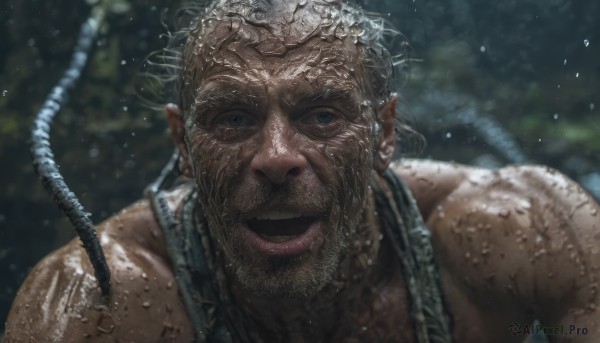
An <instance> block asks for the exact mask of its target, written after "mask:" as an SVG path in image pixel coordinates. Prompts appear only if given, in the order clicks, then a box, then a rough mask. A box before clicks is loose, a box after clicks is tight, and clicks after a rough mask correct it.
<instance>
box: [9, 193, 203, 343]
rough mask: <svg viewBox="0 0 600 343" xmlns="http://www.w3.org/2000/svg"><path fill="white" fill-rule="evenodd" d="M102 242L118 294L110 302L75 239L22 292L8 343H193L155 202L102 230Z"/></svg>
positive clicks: (104, 225) (107, 223)
mask: <svg viewBox="0 0 600 343" xmlns="http://www.w3.org/2000/svg"><path fill="white" fill-rule="evenodd" d="M175 201H177V196H172V197H171V202H172V203H173V202H175ZM98 236H99V238H100V242H101V244H102V247H103V249H104V251H105V255H106V258H107V262H108V264H109V267H110V269H111V274H112V287H111V294H110V295H109V296H108V297H102V295H101V293H100V290H99V287H98V285H97V282H96V279H95V278H94V276H93V275H94V272H93V269H92V267H91V265H90V263H89V260H88V257H87V255H86V253H85V251H84V250H83V248H82V247H81V244H80V242H79V241H78V240H77V239H74V240H73V241H71V242H70V243H68V244H67V245H66V246H64V247H62V248H61V249H59V250H57V251H55V252H53V253H52V254H50V255H48V256H47V257H46V258H44V259H43V260H42V261H41V262H40V263H38V264H37V265H36V266H35V268H34V269H33V270H32V271H31V273H30V275H29V276H28V277H27V279H26V280H25V282H24V283H23V285H22V286H21V289H20V290H19V292H18V294H17V297H16V298H15V300H14V302H13V305H12V308H11V311H10V313H9V318H8V321H7V325H6V342H22V341H27V342H29V341H53V342H79V341H85V340H89V339H90V338H91V339H93V340H94V341H100V342H103V341H110V342H113V341H115V339H116V340H117V341H137V342H158V341H160V342H168V341H177V342H185V341H190V339H191V337H192V332H191V330H190V324H189V322H188V319H187V316H186V313H185V308H184V307H183V304H182V303H181V301H180V300H179V297H178V294H177V284H176V280H175V277H174V275H173V272H172V270H171V267H170V264H169V260H168V257H167V253H166V250H165V247H164V241H163V238H162V234H161V232H160V229H159V228H158V226H157V224H156V222H155V220H154V218H153V215H152V212H151V209H150V206H149V204H148V202H147V201H140V202H137V203H135V204H133V205H132V206H130V207H128V208H126V209H124V210H123V211H121V212H120V213H119V214H117V215H115V216H113V217H111V218H109V219H108V220H107V221H105V222H103V223H102V224H100V225H99V226H98Z"/></svg>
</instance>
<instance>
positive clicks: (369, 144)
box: [7, 19, 600, 342]
mask: <svg viewBox="0 0 600 343" xmlns="http://www.w3.org/2000/svg"><path fill="white" fill-rule="evenodd" d="M236 23H237V24H236ZM236 25H237V26H236ZM240 25H241V24H240V23H239V22H236V19H231V20H230V21H227V22H217V23H215V26H214V27H211V30H212V31H211V32H212V33H214V34H213V35H211V36H210V37H212V38H211V39H215V41H221V40H220V38H223V37H224V36H223V35H230V34H231V33H230V31H231V30H230V28H238V29H239V28H240V27H241V29H240V31H239V32H240V33H241V35H240V36H239V37H238V38H239V40H233V42H234V43H231V44H229V45H227V44H225V45H219V46H220V47H222V48H220V49H213V50H210V51H214V53H211V54H212V55H210V56H209V55H202V51H200V53H199V55H198V56H200V57H198V59H199V61H200V62H202V61H203V62H202V63H200V62H198V65H197V66H195V67H196V68H198V70H201V71H202V73H196V74H194V75H201V77H200V76H198V78H197V79H194V80H192V81H193V83H194V85H195V90H196V91H195V94H194V96H193V98H194V102H193V104H189V106H186V108H185V109H184V110H180V109H179V108H177V106H174V105H168V106H167V108H166V112H167V115H168V121H169V125H170V127H171V132H172V134H173V137H174V139H175V142H176V144H177V145H178V148H179V150H180V151H181V153H182V156H183V157H182V160H181V163H180V166H181V169H182V170H183V171H184V173H185V174H186V175H187V176H189V177H190V178H192V179H193V180H194V181H195V183H196V184H197V187H198V189H199V197H200V204H201V206H202V207H203V209H204V212H205V214H206V216H207V221H208V224H209V231H210V234H211V237H212V239H213V240H214V242H215V245H216V246H218V247H219V249H221V252H222V255H223V261H222V264H223V266H224V268H225V273H226V275H227V277H228V281H229V285H230V287H231V289H232V293H233V297H234V301H235V302H236V304H237V305H238V306H239V307H240V308H241V310H242V313H243V315H245V316H250V317H253V318H254V319H255V321H256V327H254V329H255V330H256V331H257V332H259V334H260V335H261V337H263V339H264V341H265V342H275V341H282V342H303V341H316V342H413V339H412V337H413V332H412V324H411V320H410V317H409V310H410V307H409V299H407V295H406V286H405V283H404V278H403V274H402V271H401V269H400V263H399V261H398V259H397V257H396V256H394V255H393V253H392V251H391V248H390V244H389V241H388V240H389V238H388V237H386V236H384V235H381V234H380V232H381V230H380V223H379V220H378V218H377V215H376V209H375V208H374V205H373V195H372V194H371V191H370V189H369V187H368V182H369V180H370V179H371V178H378V177H380V175H381V173H382V172H383V171H385V170H386V169H387V168H388V167H389V168H392V169H393V170H394V171H395V172H397V173H398V174H399V175H400V176H401V177H402V178H404V180H405V181H406V182H407V183H408V185H409V187H410V189H411V190H412V192H413V194H414V196H415V198H416V200H417V203H418V205H419V208H420V210H421V212H422V214H423V217H424V219H425V220H426V222H427V224H428V227H429V229H430V230H431V232H432V243H433V246H434V251H435V257H436V261H437V265H438V268H439V272H440V277H441V282H442V289H443V293H444V296H445V299H446V301H447V304H448V311H449V313H450V314H451V316H452V320H453V336H454V338H455V341H456V342H521V341H523V339H524V337H523V336H511V335H509V334H508V328H509V326H510V325H511V324H512V323H514V322H517V323H521V324H525V323H531V322H532V321H533V320H534V319H536V318H537V319H540V320H541V321H542V322H543V323H544V324H545V325H547V326H560V325H565V326H566V327H567V328H568V327H569V325H576V326H577V327H579V328H585V329H586V330H587V335H579V336H560V337H551V339H554V341H556V342H560V341H573V342H594V341H596V340H597V339H596V338H597V337H598V336H599V335H600V332H599V331H600V327H599V325H598V320H599V319H600V318H599V315H598V313H597V311H596V302H597V287H598V286H597V278H598V273H599V271H598V241H599V240H600V232H599V230H600V223H599V216H600V215H599V214H598V211H599V210H600V206H599V205H598V204H597V203H596V202H595V201H594V200H593V199H592V198H591V197H590V196H589V195H588V194H587V193H585V192H584V191H583V190H582V189H581V188H580V187H579V186H578V185H576V184H575V183H573V182H572V181H571V180H569V179H567V178H566V177H564V176H563V175H561V174H560V173H558V172H555V171H552V170H549V169H547V168H544V167H535V166H520V167H507V168H504V169H501V170H498V171H490V170H482V169H476V168H470V167H467V166H462V165H456V164H446V163H441V162H434V161H418V160H406V161H403V162H402V163H392V164H391V165H390V162H391V156H392V153H393V150H394V141H395V137H394V135H395V131H394V116H395V103H396V99H395V98H394V97H392V98H391V99H390V100H389V101H388V102H387V103H386V104H384V105H383V106H379V107H378V106H375V105H373V104H372V103H370V102H369V101H367V99H368V97H367V95H366V94H365V79H364V77H363V76H364V75H363V74H362V71H361V70H362V69H361V62H360V58H359V52H358V51H357V49H356V47H355V45H354V44H353V43H352V42H353V40H352V39H350V38H348V39H340V40H334V41H333V42H331V41H327V40H322V39H320V38H318V37H317V38H313V39H309V40H307V41H306V43H305V44H304V43H303V44H300V45H298V46H295V47H294V48H293V49H291V50H290V51H288V52H287V53H286V54H280V55H276V56H275V55H269V54H264V51H263V52H261V51H260V49H255V48H252V49H250V48H247V47H248V46H249V45H248V44H246V43H248V41H252V39H254V38H255V37H260V36H261V34H266V33H265V32H263V31H265V30H264V29H263V28H261V27H258V28H256V27H249V26H248V27H243V26H240ZM292 31H293V30H292ZM295 32H296V31H295ZM297 32H300V33H297V34H298V35H299V37H296V38H298V39H296V40H297V41H300V40H301V39H299V38H300V36H302V35H303V34H302V31H301V30H300V31H297ZM267 35H268V34H267ZM253 37H254V38H253ZM292 38H293V37H292ZM245 40H246V41H245ZM265 41H267V42H268V41H269V40H268V39H266V40H265ZM236 42H237V43H239V44H238V45H235V43H236ZM204 43H206V44H208V45H210V44H213V45H214V44H216V43H211V42H210V41H207V42H204ZM215 46H216V45H215ZM270 48H272V47H270ZM265 49H266V48H265ZM275 50H277V49H275ZM265 51H273V49H266V50H265ZM277 51H278V50H277ZM307 56H308V57H307ZM310 56H313V57H314V58H315V60H318V61H321V62H322V63H320V64H317V65H311V66H310V67H309V64H310V63H309V61H310V60H311V58H309V57H310ZM316 56H318V58H317V57H316ZM208 57H209V58H208ZM207 61H209V62H207ZM210 61H212V62H210ZM213 62H214V63H213ZM375 122H377V123H378V124H377V125H379V127H380V128H381V129H380V130H376V129H374V128H375V127H376V125H375ZM185 193H186V191H185V190H181V189H179V190H175V191H173V192H172V193H171V195H170V204H171V206H172V208H173V209H174V210H175V211H177V210H178V209H179V208H180V206H181V200H182V198H183V196H184V195H185ZM280 217H286V219H284V220H287V221H286V222H285V223H286V224H289V225H285V226H286V228H284V227H283V226H284V225H277V223H278V222H277V220H281V219H280ZM279 223H281V222H279ZM287 226H290V227H293V229H289V228H287ZM98 230H99V235H100V239H101V243H102V245H103V247H104V249H105V252H106V256H107V259H108V263H109V265H110V267H111V270H112V273H113V288H112V294H111V295H110V297H109V298H107V299H102V298H101V297H100V292H99V290H98V289H97V286H96V284H95V282H94V279H93V276H92V275H93V272H92V270H91V267H90V265H89V263H88V261H87V258H86V256H85V254H84V253H83V251H82V249H81V248H80V247H79V243H78V242H77V241H73V242H71V243H69V244H68V245H67V246H65V247H64V248H62V249H60V250H58V251H56V252H55V253H53V254H51V255H50V256H49V257H47V258H46V259H44V260H43V261H42V262H40V264H38V266H36V267H35V269H34V270H33V271H32V273H31V274H30V276H29V277H28V278H27V280H26V281H25V283H24V284H23V286H22V288H21V290H20V291H19V293H18V295H17V298H16V299H15V302H14V304H13V307H12V309H11V313H10V315H9V319H8V323H7V341H8V342H13V341H15V342H17V341H29V340H31V339H36V340H48V338H49V339H50V340H54V341H73V342H77V341H85V340H87V339H89V338H90V337H91V338H94V339H96V340H98V341H114V340H118V341H138V342H153V341H177V342H185V341H190V340H191V339H192V337H193V336H192V335H193V330H192V329H191V327H190V325H191V324H190V322H189V319H188V317H187V315H186V312H185V308H184V306H183V304H182V302H181V299H180V298H179V295H178V293H177V285H176V281H175V278H174V275H173V271H172V269H171V267H170V261H169V257H168V254H167V253H166V249H165V246H164V240H163V237H162V234H161V233H160V229H159V228H158V226H157V224H156V221H155V220H154V218H153V216H152V212H151V210H150V208H149V204H148V202H147V201H145V200H142V201H140V202H138V203H136V204H134V205H132V206H131V207H129V208H127V209H125V210H123V211H122V212H121V213H120V214H118V215H116V216H114V217H112V218H110V219H109V220H107V221H106V222H104V223H102V224H100V225H99V228H98ZM290 230H291V231H290ZM275 236H276V237H275Z"/></svg>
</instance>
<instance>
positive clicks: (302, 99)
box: [196, 85, 359, 115]
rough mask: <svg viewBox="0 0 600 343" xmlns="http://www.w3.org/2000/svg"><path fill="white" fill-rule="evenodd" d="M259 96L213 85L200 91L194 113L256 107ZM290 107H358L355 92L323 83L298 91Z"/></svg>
mask: <svg viewBox="0 0 600 343" xmlns="http://www.w3.org/2000/svg"><path fill="white" fill-rule="evenodd" d="M259 98H260V97H259V96H256V95H253V94H252V93H249V92H247V91H242V90H241V89H239V88H236V87H215V88H211V89H209V90H205V91H201V92H200V93H199V94H198V97H197V100H196V114H199V115H205V114H208V113H209V112H210V111H212V110H214V109H217V108H221V107H224V106H228V107H229V106H237V107H248V108H257V107H258V105H259V104H258V100H259ZM282 100H283V101H285V103H286V104H288V106H290V107H301V106H307V105H308V106H310V105H315V104H320V103H327V102H338V103H341V104H342V106H344V107H346V108H347V109H349V110H351V111H355V110H358V109H359V103H358V98H357V94H356V92H355V91H353V90H352V89H350V88H346V87H332V86H329V85H324V86H321V87H318V88H316V89H313V90H311V91H309V92H306V93H300V96H299V98H298V99H297V100H296V101H295V102H291V103H289V102H287V101H286V100H285V99H283V98H282Z"/></svg>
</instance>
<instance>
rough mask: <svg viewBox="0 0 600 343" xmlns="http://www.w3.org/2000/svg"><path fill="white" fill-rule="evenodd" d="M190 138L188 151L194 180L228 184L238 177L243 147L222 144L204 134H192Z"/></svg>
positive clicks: (241, 163)
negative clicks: (191, 160) (192, 164)
mask: <svg viewBox="0 0 600 343" xmlns="http://www.w3.org/2000/svg"><path fill="white" fill-rule="evenodd" d="M190 137H191V138H190V140H189V149H190V152H191V157H192V159H193V163H194V177H195V178H196V179H205V180H206V182H211V183H212V182H217V183H218V184H228V183H230V182H231V180H233V179H234V178H236V177H237V176H238V175H240V173H241V168H242V166H243V158H242V156H243V151H242V148H243V145H241V144H223V143H221V142H219V141H218V140H216V139H214V138H213V137H212V136H211V135H210V134H207V133H204V132H194V133H193V134H192V135H190Z"/></svg>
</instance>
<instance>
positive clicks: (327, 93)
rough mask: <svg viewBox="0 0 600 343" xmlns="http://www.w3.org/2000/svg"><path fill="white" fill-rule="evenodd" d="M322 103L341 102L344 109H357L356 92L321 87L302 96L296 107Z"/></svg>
mask: <svg viewBox="0 0 600 343" xmlns="http://www.w3.org/2000/svg"><path fill="white" fill-rule="evenodd" d="M324 102H341V103H343V104H344V106H345V107H348V108H352V109H357V108H358V99H357V96H356V92H355V91H353V90H352V89H349V88H340V87H331V86H322V87H319V88H317V89H315V90H312V91H310V92H308V93H306V94H304V95H302V96H301V97H300V98H299V99H298V101H297V102H296V105H300V104H317V103H324Z"/></svg>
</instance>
